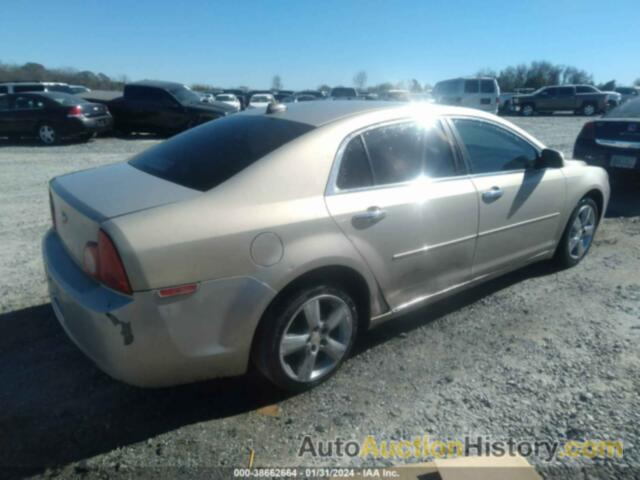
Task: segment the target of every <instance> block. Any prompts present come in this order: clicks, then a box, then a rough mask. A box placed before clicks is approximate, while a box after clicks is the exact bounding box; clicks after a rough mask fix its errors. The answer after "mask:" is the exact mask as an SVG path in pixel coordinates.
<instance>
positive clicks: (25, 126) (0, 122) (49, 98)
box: [0, 92, 112, 145]
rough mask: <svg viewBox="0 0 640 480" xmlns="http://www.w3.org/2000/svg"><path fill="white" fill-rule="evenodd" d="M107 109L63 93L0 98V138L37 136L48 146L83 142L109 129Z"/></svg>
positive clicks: (15, 94) (17, 94)
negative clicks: (68, 140)
mask: <svg viewBox="0 0 640 480" xmlns="http://www.w3.org/2000/svg"><path fill="white" fill-rule="evenodd" d="M111 125H112V118H111V115H110V114H109V110H108V109H107V108H106V107H105V106H104V105H100V104H96V103H90V102H87V101H86V100H83V99H82V98H78V97H76V96H74V95H70V94H68V93H63V92H29V93H12V94H8V95H0V137H7V138H9V139H17V138H21V137H37V138H38V139H39V140H40V141H41V142H42V143H44V144H47V145H51V144H54V143H58V142H60V141H61V140H62V139H65V138H67V139H71V138H75V139H80V140H84V141H87V140H89V139H90V138H92V137H93V136H94V135H95V134H96V133H100V132H103V131H106V130H109V129H110V128H111Z"/></svg>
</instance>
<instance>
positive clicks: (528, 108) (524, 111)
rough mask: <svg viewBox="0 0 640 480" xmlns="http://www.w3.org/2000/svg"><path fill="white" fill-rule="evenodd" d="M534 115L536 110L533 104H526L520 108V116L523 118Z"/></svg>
mask: <svg viewBox="0 0 640 480" xmlns="http://www.w3.org/2000/svg"><path fill="white" fill-rule="evenodd" d="M534 113H536V109H535V108H534V106H533V105H532V104H531V103H525V104H524V105H522V106H521V107H520V114H521V115H522V116H523V117H530V116H532V115H533V114H534Z"/></svg>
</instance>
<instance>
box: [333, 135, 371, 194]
mask: <svg viewBox="0 0 640 480" xmlns="http://www.w3.org/2000/svg"><path fill="white" fill-rule="evenodd" d="M337 185H338V188H340V189H343V190H346V189H351V188H363V187H370V186H372V185H373V174H372V173H371V166H370V165H369V159H368V158H367V152H366V151H365V149H364V145H363V144H362V138H361V137H360V135H358V136H357V137H355V138H354V139H352V140H351V141H350V142H349V144H348V145H347V147H346V148H345V150H344V153H343V154H342V161H341V163H340V171H339V172H338V181H337Z"/></svg>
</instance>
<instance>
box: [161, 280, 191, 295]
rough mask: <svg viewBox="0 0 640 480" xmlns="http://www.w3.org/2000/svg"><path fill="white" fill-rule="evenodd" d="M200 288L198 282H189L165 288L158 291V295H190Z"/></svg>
mask: <svg viewBox="0 0 640 480" xmlns="http://www.w3.org/2000/svg"><path fill="white" fill-rule="evenodd" d="M197 290H198V284H197V283H189V284H187V285H178V286H177V287H168V288H163V289H162V290H160V291H158V295H160V297H162V298H167V297H175V296H177V295H189V294H191V293H195V292H196V291H197Z"/></svg>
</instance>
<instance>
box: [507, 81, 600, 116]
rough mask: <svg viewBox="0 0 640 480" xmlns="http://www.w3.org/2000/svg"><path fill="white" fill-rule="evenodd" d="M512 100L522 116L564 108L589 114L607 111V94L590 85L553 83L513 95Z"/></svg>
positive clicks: (580, 113)
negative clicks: (524, 93) (529, 91)
mask: <svg viewBox="0 0 640 480" xmlns="http://www.w3.org/2000/svg"><path fill="white" fill-rule="evenodd" d="M512 102H513V105H514V106H515V107H516V108H517V109H518V110H519V111H520V113H521V114H522V115H524V116H530V115H533V114H534V113H536V112H544V113H553V112H559V111H566V110H571V111H573V112H574V113H575V114H576V115H589V116H590V115H594V114H596V113H602V112H606V111H607V107H608V102H609V95H608V94H606V93H603V92H601V91H600V90H598V89H597V88H596V87H593V86H591V85H554V86H550V87H543V88H541V89H539V90H536V91H535V92H533V93H531V94H529V95H517V96H514V97H513V99H512Z"/></svg>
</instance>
